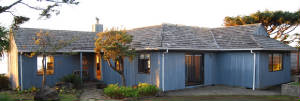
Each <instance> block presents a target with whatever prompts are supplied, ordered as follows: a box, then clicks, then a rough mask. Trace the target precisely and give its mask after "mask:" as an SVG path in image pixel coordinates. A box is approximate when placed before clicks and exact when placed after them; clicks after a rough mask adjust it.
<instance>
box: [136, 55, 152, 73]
mask: <svg viewBox="0 0 300 101" xmlns="http://www.w3.org/2000/svg"><path fill="white" fill-rule="evenodd" d="M150 65H151V62H150V54H140V55H139V57H138V71H139V73H150V67H151V66H150Z"/></svg>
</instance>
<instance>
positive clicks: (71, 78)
mask: <svg viewBox="0 0 300 101" xmlns="http://www.w3.org/2000/svg"><path fill="white" fill-rule="evenodd" d="M60 81H61V82H65V83H72V84H73V85H74V88H77V89H78V88H80V87H81V84H82V83H81V78H80V77H79V76H77V75H74V74H70V75H66V76H64V77H62V78H60Z"/></svg>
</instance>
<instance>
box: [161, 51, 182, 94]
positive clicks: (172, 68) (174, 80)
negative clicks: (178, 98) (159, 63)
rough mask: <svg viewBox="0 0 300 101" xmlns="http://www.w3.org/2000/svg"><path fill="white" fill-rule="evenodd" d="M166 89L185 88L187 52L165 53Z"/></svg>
mask: <svg viewBox="0 0 300 101" xmlns="http://www.w3.org/2000/svg"><path fill="white" fill-rule="evenodd" d="M164 80H165V90H176V89H183V88H185V53H172V52H169V53H167V54H165V78H164Z"/></svg>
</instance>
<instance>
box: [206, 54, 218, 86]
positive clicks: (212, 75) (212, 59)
mask: <svg viewBox="0 0 300 101" xmlns="http://www.w3.org/2000/svg"><path fill="white" fill-rule="evenodd" d="M216 68H217V58H216V53H204V85H212V84H216V78H217V74H218V72H217V69H216Z"/></svg>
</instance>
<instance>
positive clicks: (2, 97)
mask: <svg viewBox="0 0 300 101" xmlns="http://www.w3.org/2000/svg"><path fill="white" fill-rule="evenodd" d="M59 97H60V98H61V99H60V101H79V99H78V98H77V97H76V94H60V95H59ZM19 99H22V101H34V100H33V95H31V94H17V93H16V92H13V91H5V92H0V101H17V100H18V101H19ZM20 101H21V100H20Z"/></svg>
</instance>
